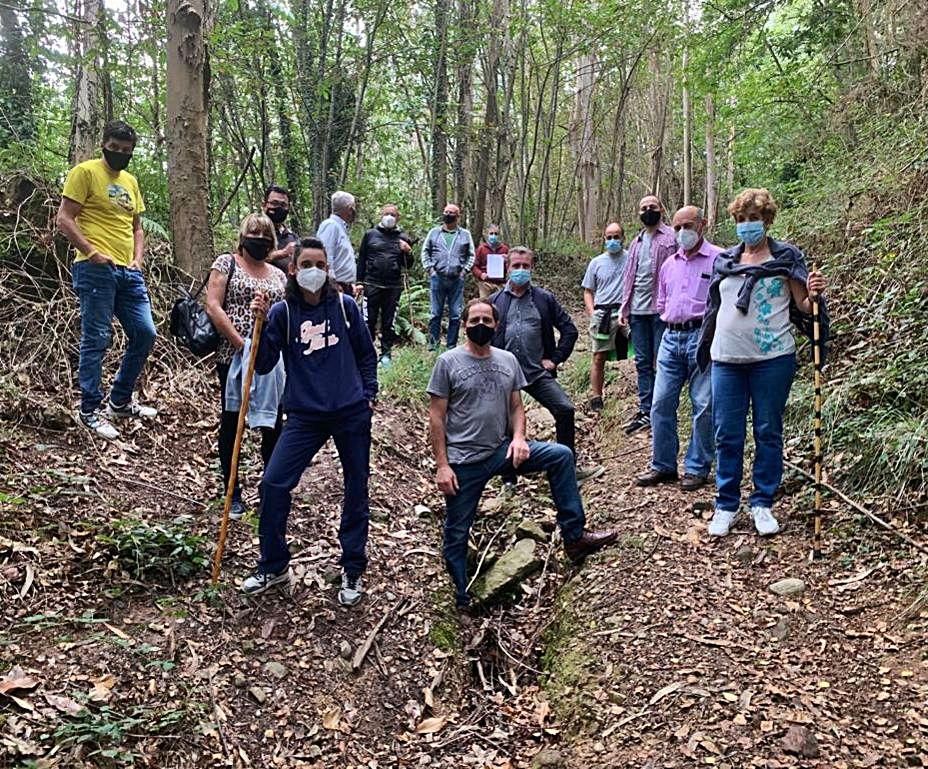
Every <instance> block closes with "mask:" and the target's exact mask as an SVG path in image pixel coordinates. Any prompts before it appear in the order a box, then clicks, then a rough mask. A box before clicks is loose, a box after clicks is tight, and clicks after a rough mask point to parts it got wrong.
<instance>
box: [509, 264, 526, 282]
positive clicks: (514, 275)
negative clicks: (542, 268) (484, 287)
mask: <svg viewBox="0 0 928 769" xmlns="http://www.w3.org/2000/svg"><path fill="white" fill-rule="evenodd" d="M531 279H532V271H531V270H526V269H525V268H522V267H520V268H517V269H515V270H510V271H509V281H510V282H511V283H513V284H514V285H516V286H524V285H525V284H526V283H528V282H529V281H530V280H531Z"/></svg>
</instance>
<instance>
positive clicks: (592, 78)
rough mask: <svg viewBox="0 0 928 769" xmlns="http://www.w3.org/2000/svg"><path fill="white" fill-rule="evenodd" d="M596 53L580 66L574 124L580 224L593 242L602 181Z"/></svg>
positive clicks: (585, 57)
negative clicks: (596, 115)
mask: <svg viewBox="0 0 928 769" xmlns="http://www.w3.org/2000/svg"><path fill="white" fill-rule="evenodd" d="M596 70H597V60H596V56H595V54H591V53H587V54H583V56H581V58H580V62H579V63H578V65H577V95H576V100H575V103H574V121H573V126H572V134H573V144H574V155H575V157H576V159H577V176H578V180H579V186H578V189H577V224H578V226H579V229H580V239H581V240H583V241H584V242H586V243H591V244H592V243H593V242H594V240H595V239H596V238H598V230H599V228H598V226H597V221H596V217H597V215H598V213H599V195H598V193H599V182H598V170H599V169H598V165H597V158H596V135H595V133H594V131H593V89H594V88H595V86H596Z"/></svg>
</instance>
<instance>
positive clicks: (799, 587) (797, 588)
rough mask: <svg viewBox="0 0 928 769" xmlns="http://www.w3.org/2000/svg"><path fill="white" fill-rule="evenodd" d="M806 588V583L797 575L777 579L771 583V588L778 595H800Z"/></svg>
mask: <svg viewBox="0 0 928 769" xmlns="http://www.w3.org/2000/svg"><path fill="white" fill-rule="evenodd" d="M805 589H806V583H805V582H803V581H802V580H801V579H796V578H795V577H787V578H786V579H781V580H777V581H776V582H774V583H773V584H772V585H770V590H771V592H773V593H776V594H777V595H799V594H800V593H801V592H802V591H803V590H805Z"/></svg>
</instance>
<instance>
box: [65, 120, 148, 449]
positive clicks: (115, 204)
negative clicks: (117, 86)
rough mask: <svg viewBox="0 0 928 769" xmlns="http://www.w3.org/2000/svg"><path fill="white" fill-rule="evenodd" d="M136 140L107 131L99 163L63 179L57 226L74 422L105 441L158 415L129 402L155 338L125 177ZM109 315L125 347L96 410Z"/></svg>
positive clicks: (117, 129) (119, 126)
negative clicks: (67, 254)
mask: <svg viewBox="0 0 928 769" xmlns="http://www.w3.org/2000/svg"><path fill="white" fill-rule="evenodd" d="M137 140H138V137H137V135H136V133H135V129H134V128H132V126H130V125H129V124H128V123H125V122H123V121H122V120H114V121H111V122H109V123H107V124H106V127H105V128H104V129H103V147H102V149H103V152H102V154H103V157H102V158H94V159H93V160H86V161H84V162H83V163H80V164H78V165H76V166H74V168H72V169H71V171H70V172H69V173H68V178H67V180H66V181H65V183H64V190H63V191H62V198H61V206H60V208H59V209H58V219H57V224H58V229H59V230H60V231H61V233H62V234H63V235H64V236H65V237H66V238H67V239H68V240H69V241H70V242H71V245H72V246H74V248H75V250H76V251H77V257H76V258H75V260H74V265H73V267H72V269H71V278H72V282H73V284H74V290H75V292H77V296H78V299H79V300H80V307H81V346H80V364H79V366H78V382H79V384H80V388H81V407H80V415H79V416H80V420H81V422H82V423H83V425H84V426H85V427H87V428H88V429H89V430H92V431H93V432H95V433H96V434H97V435H100V436H102V437H104V438H107V439H109V440H114V439H116V438H118V437H119V432H118V431H117V430H116V428H115V427H114V426H113V421H115V420H119V419H128V418H132V417H134V418H139V417H148V418H151V417H154V416H156V415H157V413H158V412H157V411H155V409H153V408H151V407H150V406H142V405H140V404H139V403H137V402H136V401H135V400H134V399H133V397H132V391H133V390H134V389H135V383H136V380H138V377H139V374H140V373H141V372H142V368H143V367H144V365H145V361H146V359H147V358H148V353H149V352H151V348H152V345H153V344H154V342H155V335H156V331H155V324H154V322H153V320H152V317H151V303H150V301H149V298H148V289H147V288H146V286H145V278H144V276H143V275H142V264H143V258H144V251H145V236H144V234H143V233H142V225H141V222H140V220H139V215H140V214H141V213H142V212H143V211H144V210H145V204H144V202H143V201H142V193H141V192H140V191H139V184H138V182H137V181H136V179H135V177H134V176H132V174H130V173H127V172H126V171H125V168H126V166H127V165H128V164H129V161H130V160H131V159H132V152H133V151H134V150H135V144H136V141H137ZM114 315H115V316H116V318H117V319H118V320H119V323H120V325H121V326H122V328H123V331H125V333H126V338H127V340H128V341H127V344H126V352H125V355H124V356H123V359H122V365H121V366H120V368H119V373H118V374H117V375H116V378H115V379H114V380H113V384H112V387H111V389H110V395H109V398H108V399H107V403H106V408H105V409H101V404H102V403H103V391H102V390H101V389H100V380H101V377H102V367H103V356H104V354H105V353H106V350H107V348H108V347H109V345H110V340H111V339H112V334H113V316H114Z"/></svg>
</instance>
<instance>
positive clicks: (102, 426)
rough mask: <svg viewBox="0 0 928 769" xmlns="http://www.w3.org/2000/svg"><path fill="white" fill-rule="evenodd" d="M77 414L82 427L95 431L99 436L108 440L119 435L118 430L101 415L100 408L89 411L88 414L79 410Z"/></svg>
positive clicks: (114, 438)
mask: <svg viewBox="0 0 928 769" xmlns="http://www.w3.org/2000/svg"><path fill="white" fill-rule="evenodd" d="M78 416H79V417H80V420H81V424H82V425H84V427H86V428H87V429H88V430H90V431H91V432H94V433H96V434H97V435H99V436H100V437H101V438H106V439H107V440H108V441H115V440H116V439H117V438H118V437H119V430H117V429H116V428H115V427H113V425H112V423H111V422H110V421H109V420H108V419H107V418H106V417H105V416H103V413H102V412H101V411H100V409H97V410H96V411H91V412H90V413H89V414H85V413H84V412H83V411H81V412H80V413H79V414H78Z"/></svg>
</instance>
